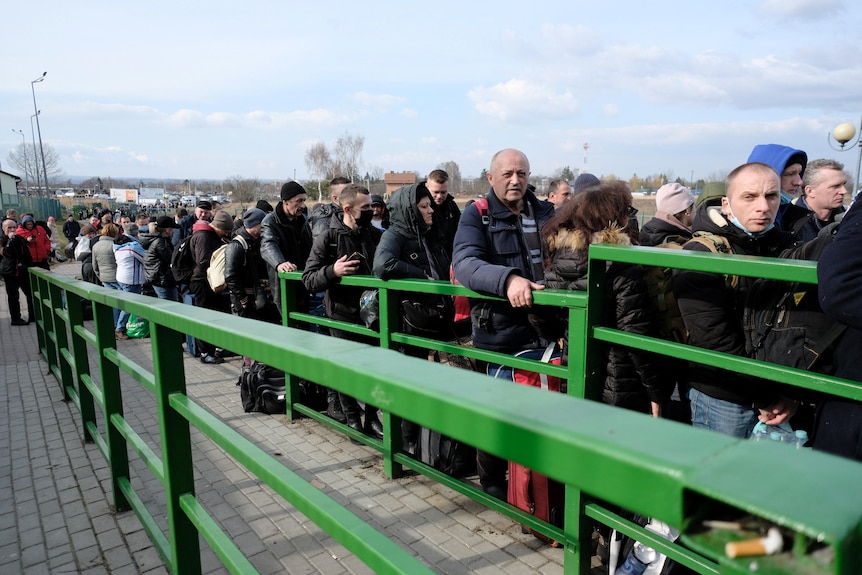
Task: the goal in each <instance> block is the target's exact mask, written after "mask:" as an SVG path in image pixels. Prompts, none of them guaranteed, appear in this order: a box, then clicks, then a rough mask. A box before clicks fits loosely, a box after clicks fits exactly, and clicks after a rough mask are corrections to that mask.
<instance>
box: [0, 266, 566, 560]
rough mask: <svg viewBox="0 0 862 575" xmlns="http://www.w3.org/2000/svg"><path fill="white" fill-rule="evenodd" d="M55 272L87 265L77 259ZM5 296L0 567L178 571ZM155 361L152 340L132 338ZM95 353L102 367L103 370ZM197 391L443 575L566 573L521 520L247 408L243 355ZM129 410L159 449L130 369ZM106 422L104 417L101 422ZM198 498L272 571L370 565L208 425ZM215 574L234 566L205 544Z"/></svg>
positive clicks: (128, 350) (321, 432) (313, 428)
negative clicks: (120, 505)
mask: <svg viewBox="0 0 862 575" xmlns="http://www.w3.org/2000/svg"><path fill="white" fill-rule="evenodd" d="M54 271H55V273H61V274H65V275H69V276H73V277H74V276H75V275H79V274H80V265H79V264H76V263H64V264H56V265H55V266H54ZM0 291H2V293H0V346H2V347H0V349H2V352H0V572H2V574H3V575H14V574H18V573H22V574H28V575H30V574H32V575H37V574H43V573H44V574H52V575H53V574H57V573H84V574H87V575H103V574H112V575H136V574H148V575H156V574H163V573H168V572H169V571H168V569H167V568H166V567H165V564H164V562H163V561H162V559H161V557H160V556H159V554H158V553H157V552H156V550H155V548H154V547H153V545H152V543H151V542H150V540H149V538H148V537H147V534H146V532H145V531H144V530H143V527H142V526H141V523H140V521H139V520H138V518H137V516H136V515H135V514H134V512H131V511H127V512H122V513H115V512H114V511H113V510H112V508H111V501H112V494H111V483H110V476H109V470H108V466H107V463H106V462H105V460H104V459H103V458H102V455H101V453H100V451H99V450H98V448H97V447H96V446H95V445H94V444H92V443H89V444H88V443H84V441H83V433H82V429H81V419H80V417H79V414H78V412H77V409H76V407H75V406H74V404H73V403H71V402H69V403H67V402H64V401H63V395H62V391H61V389H60V385H59V382H58V381H57V380H56V379H55V378H54V377H53V375H51V374H49V373H48V369H47V363H46V362H45V361H43V360H42V358H41V356H40V355H39V353H38V344H37V341H36V328H35V326H34V325H30V326H24V327H16V326H12V325H11V322H10V318H9V312H8V306H7V304H6V292H5V285H4V286H3V288H2V290H0ZM119 349H120V351H121V352H122V353H124V354H127V355H129V356H130V357H132V358H133V359H135V360H136V361H137V362H139V363H140V364H142V365H144V366H146V367H147V368H148V369H149V368H151V366H152V356H151V348H150V345H149V340H129V341H122V342H119ZM95 360H96V358H95V353H94V352H93V353H91V363H90V365H91V368H92V370H93V373H94V377H97V375H96V374H97V369H96V366H97V363H96V361H95ZM184 362H185V371H186V376H187V381H188V392H189V395H190V396H191V397H192V398H193V399H194V400H195V401H196V402H198V403H200V404H201V405H203V406H204V407H206V409H208V410H209V411H210V412H212V413H214V414H215V415H217V416H218V417H220V418H221V419H222V420H223V421H225V422H226V423H227V424H228V425H230V426H231V427H232V428H234V429H236V430H237V431H239V432H240V433H242V434H243V435H244V436H245V437H247V438H249V439H250V440H251V441H253V442H254V443H255V444H256V445H258V446H260V447H261V448H262V449H264V450H265V451H266V452H268V453H270V454H272V455H273V456H274V457H276V458H277V459H278V460H279V461H281V462H282V463H283V464H284V465H285V466H287V467H288V468H290V469H291V470H293V471H294V472H296V473H298V474H299V475H300V476H302V477H303V478H305V479H306V480H308V481H311V482H313V484H314V485H315V486H316V487H318V488H319V489H321V490H323V491H324V492H325V493H326V494H328V495H329V496H331V497H332V498H334V499H335V500H336V501H338V502H339V503H341V504H342V505H344V506H346V507H347V508H348V509H349V510H350V511H352V512H353V513H355V514H356V515H358V516H359V517H360V518H361V519H362V520H364V521H367V522H368V523H370V524H371V525H373V526H374V527H375V528H376V529H378V530H380V531H381V532H383V533H385V534H386V535H387V536H388V537H390V538H391V539H393V540H394V541H396V542H397V543H399V544H400V545H401V546H402V547H403V548H405V549H407V550H409V551H410V552H411V553H412V554H414V555H415V556H416V557H418V558H420V559H421V560H422V561H423V562H424V563H425V564H426V565H428V566H429V567H431V569H433V570H434V571H435V572H438V573H450V574H461V573H484V574H497V573H505V574H508V575H526V574H534V573H539V574H545V575H557V574H560V573H562V561H563V551H562V550H561V549H554V548H550V547H548V546H544V545H542V544H541V543H540V542H539V541H537V540H536V539H534V538H533V537H532V536H529V535H523V534H521V530H520V527H519V526H518V525H517V524H516V523H515V522H513V521H511V520H510V519H508V518H506V517H503V516H501V515H499V514H498V513H496V512H493V511H490V510H488V509H487V508H485V507H483V506H482V505H480V504H478V503H475V502H474V501H472V500H471V499H469V498H467V497H464V496H463V495H460V494H458V493H456V492H454V491H452V490H450V489H448V488H446V487H443V486H441V485H439V484H437V483H435V482H434V481H432V480H430V479H428V478H425V477H423V476H420V475H410V476H408V477H404V478H401V479H397V480H391V479H388V478H386V476H385V475H384V474H383V467H382V461H381V458H380V456H379V455H378V454H377V452H376V451H374V450H372V449H370V448H367V447H364V446H357V445H353V444H352V443H351V442H350V441H349V440H347V439H346V438H345V437H344V436H342V435H341V434H339V433H337V432H335V431H333V430H331V429H329V428H328V427H326V426H324V425H321V424H319V423H317V422H315V421H313V420H308V419H302V420H299V421H296V422H288V421H286V419H285V418H283V417H278V416H267V415H260V414H247V413H244V412H243V410H242V405H241V403H240V399H239V391H238V388H236V387H235V385H234V384H235V381H236V377H237V374H238V373H239V369H240V367H239V365H240V360H239V359H238V358H233V359H230V360H229V361H227V362H226V363H224V364H222V365H204V364H201V363H200V362H199V361H197V360H196V359H194V358H191V357H189V356H188V355H186V356H185V360H184ZM123 395H124V404H125V414H126V417H127V418H128V420H129V422H130V423H131V425H132V426H133V427H134V428H135V429H136V430H137V431H138V433H140V434H141V435H143V436H144V437H145V438H147V439H148V441H149V444H150V446H151V447H152V448H153V449H154V450H155V451H156V453H159V449H158V446H157V443H156V439H157V438H158V424H157V418H156V411H155V404H154V401H153V398H152V397H151V396H150V394H149V393H148V392H147V391H146V390H144V389H143V388H142V387H140V386H138V385H137V384H135V383H134V382H133V381H132V380H131V378H126V377H125V376H124V378H123ZM100 428H102V429H104V426H101V425H100ZM193 442H194V467H195V470H196V487H195V489H196V493H197V496H198V498H199V499H200V501H201V503H202V504H203V505H204V507H205V508H206V509H207V510H208V511H209V512H210V513H211V514H212V515H213V516H214V517H215V518H216V520H217V521H218V522H219V524H220V525H221V526H222V527H223V529H225V531H226V532H227V533H228V534H229V535H230V537H231V538H232V539H233V541H234V542H236V544H237V545H238V546H239V547H240V549H241V550H242V551H243V552H244V553H245V554H246V555H247V556H248V557H249V558H250V560H251V562H252V564H253V565H254V566H255V568H256V569H257V570H258V571H259V572H260V573H263V574H271V573H273V574H274V573H291V574H305V573H309V574H310V573H324V574H327V575H330V574H341V573H351V574H363V573H371V570H370V569H369V568H368V567H366V566H365V565H364V564H363V563H362V562H361V561H359V560H358V559H357V558H356V557H355V556H353V555H351V554H350V553H348V552H347V551H346V549H344V548H343V547H342V546H341V545H339V544H338V543H337V542H336V541H334V540H333V539H332V538H330V537H329V536H328V535H327V534H326V533H325V532H323V531H322V530H321V529H319V528H318V527H317V526H316V525H315V524H313V523H312V522H311V521H310V520H309V519H307V518H306V517H305V516H303V515H302V514H300V513H299V512H297V511H296V510H295V509H294V508H293V507H292V506H290V505H289V504H287V503H286V502H285V501H284V500H282V499H281V498H280V497H278V496H276V495H274V494H273V492H272V491H271V490H270V489H269V488H268V487H266V486H265V485H263V484H262V483H261V482H260V481H258V480H257V479H255V478H254V477H253V476H252V475H251V474H250V473H249V472H247V471H246V470H245V469H244V468H242V467H240V466H239V465H237V464H236V462H235V461H234V460H232V459H231V458H230V457H228V456H227V455H226V454H225V453H224V452H223V451H222V450H221V449H219V448H218V447H217V446H215V445H213V444H212V443H211V442H210V441H209V440H207V439H206V438H205V437H204V436H203V435H202V434H201V433H198V432H194V433H193ZM130 458H131V467H132V484H133V485H134V486H135V487H136V489H137V490H138V493H139V495H140V496H141V498H142V499H143V500H144V502H145V503H146V505H147V508H148V509H149V510H150V511H151V512H152V513H153V515H154V516H155V517H156V518H157V520H158V521H159V523H160V524H161V525H162V527H163V528H164V527H165V525H166V523H165V521H164V516H165V512H164V496H163V492H162V487H161V484H160V483H159V482H158V480H156V479H155V477H154V476H153V475H152V473H151V472H150V471H149V469H148V468H147V467H146V465H144V463H143V462H142V461H141V460H140V459H138V458H137V456H136V455H135V454H134V452H131V453H130ZM201 548H202V563H203V572H204V573H207V574H210V573H212V574H215V573H227V572H228V571H227V569H226V568H224V567H223V566H222V565H221V563H220V562H219V560H218V559H217V558H216V556H215V554H214V553H213V552H212V551H211V550H210V549H209V548H208V547H207V545H206V543H205V542H203V541H202V542H201Z"/></svg>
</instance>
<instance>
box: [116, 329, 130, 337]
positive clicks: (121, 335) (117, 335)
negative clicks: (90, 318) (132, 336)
mask: <svg viewBox="0 0 862 575" xmlns="http://www.w3.org/2000/svg"><path fill="white" fill-rule="evenodd" d="M114 336H115V337H116V338H117V339H129V336H127V335H126V332H125V331H123V330H118V331H115V332H114Z"/></svg>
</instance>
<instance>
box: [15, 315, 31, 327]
mask: <svg viewBox="0 0 862 575" xmlns="http://www.w3.org/2000/svg"><path fill="white" fill-rule="evenodd" d="M29 323H30V322H29V321H27V320H25V319H21V318H20V317H16V318H15V319H13V320H12V325H29Z"/></svg>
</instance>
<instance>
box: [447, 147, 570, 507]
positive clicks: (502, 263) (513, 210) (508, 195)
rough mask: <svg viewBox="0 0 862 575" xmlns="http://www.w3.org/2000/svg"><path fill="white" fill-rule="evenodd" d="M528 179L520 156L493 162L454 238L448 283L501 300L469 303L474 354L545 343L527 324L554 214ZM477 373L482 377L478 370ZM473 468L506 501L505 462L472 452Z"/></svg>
mask: <svg viewBox="0 0 862 575" xmlns="http://www.w3.org/2000/svg"><path fill="white" fill-rule="evenodd" d="M529 177H530V161H529V160H528V159H527V156H526V155H525V154H524V153H523V152H521V151H520V150H515V149H511V148H509V149H505V150H501V151H499V152H497V153H496V154H494V156H493V157H492V158H491V165H490V169H489V170H488V183H489V184H490V187H491V189H490V191H489V192H488V194H487V195H486V196H485V198H484V199H485V202H484V208H480V207H479V206H478V205H476V204H473V205H472V206H469V207H467V208H465V209H464V212H463V213H462V214H461V220H460V221H459V222H458V230H457V231H456V232H455V241H454V248H453V250H454V251H453V254H452V268H453V272H454V277H455V279H456V280H457V281H458V282H459V283H460V284H461V285H463V286H465V287H467V288H468V289H471V290H473V291H477V292H480V293H485V294H489V295H495V296H498V297H501V298H506V300H507V301H488V300H482V299H476V300H471V301H470V319H471V323H472V333H473V345H474V346H475V347H477V348H479V349H486V350H490V351H499V352H502V353H508V354H515V353H517V352H519V351H521V350H524V349H530V348H540V347H541V348H544V347H545V344H546V343H547V342H544V341H542V337H541V335H540V334H539V333H538V331H537V329H536V327H534V326H535V324H534V323H533V322H531V318H532V317H535V316H536V314H535V313H534V312H535V311H536V310H534V309H533V290H540V289H544V286H543V285H542V284H543V283H544V273H545V272H544V267H543V257H542V239H541V231H542V228H543V227H544V225H545V224H546V223H547V222H548V221H549V220H550V219H551V217H552V216H553V215H554V206H553V204H550V203H548V202H543V201H540V200H539V199H538V198H537V197H536V195H535V194H534V193H533V192H532V191H530V190H529V189H528V185H527V184H528V179H529ZM555 311H556V310H555ZM477 368H479V369H480V370H481V371H484V370H485V365H477ZM476 464H477V468H478V471H479V482H480V484H481V485H482V489H483V490H484V491H485V493H487V494H489V495H491V496H493V497H496V498H498V499H502V500H504V501H505V500H506V498H507V495H508V482H507V479H506V474H507V473H508V469H509V464H508V462H507V461H506V460H505V459H502V458H500V457H497V456H496V455H493V454H491V453H487V452H484V451H481V450H479V451H478V452H477V455H476Z"/></svg>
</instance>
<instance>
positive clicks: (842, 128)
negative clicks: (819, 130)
mask: <svg viewBox="0 0 862 575" xmlns="http://www.w3.org/2000/svg"><path fill="white" fill-rule="evenodd" d="M854 138H855V141H854V142H853V143H852V144H850V145H849V146H848V145H847V142H850V141H852V140H853V139H854ZM833 139H834V140H835V141H836V142H838V144H839V145H840V147H839V148H836V147H835V146H833V145H832V140H833ZM826 141H827V142H828V143H829V147H830V148H832V149H833V150H836V151H839V152H846V151H847V150H852V149H853V148H854V147H857V148H859V156H858V157H857V158H856V180H855V181H854V183H853V186H854V188H855V189H854V193H853V196H854V197H855V196H856V193H857V192H858V190H859V169H860V167H862V119H860V122H859V132H856V127H855V126H854V125H853V124H851V123H850V122H844V123H843V124H838V125H837V126H835V129H834V130H832V133H831V134H826Z"/></svg>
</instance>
